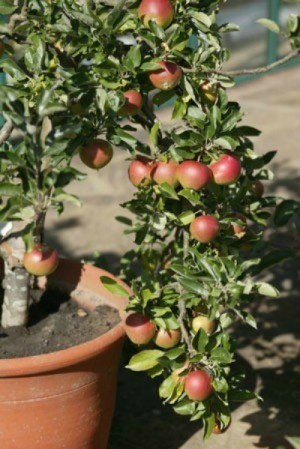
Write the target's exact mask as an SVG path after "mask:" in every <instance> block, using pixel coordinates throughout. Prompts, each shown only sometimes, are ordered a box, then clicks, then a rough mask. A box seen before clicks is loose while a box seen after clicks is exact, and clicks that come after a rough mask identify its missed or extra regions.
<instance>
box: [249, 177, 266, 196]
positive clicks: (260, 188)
mask: <svg viewBox="0 0 300 449" xmlns="http://www.w3.org/2000/svg"><path fill="white" fill-rule="evenodd" d="M251 191H252V192H253V194H254V195H255V196H256V197H257V198H261V197H262V196H263V195H264V193H265V187H264V185H263V183H262V182H261V181H260V180H259V179H255V180H254V181H252V182H251Z"/></svg>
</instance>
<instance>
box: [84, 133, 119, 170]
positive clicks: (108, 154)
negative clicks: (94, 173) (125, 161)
mask: <svg viewBox="0 0 300 449" xmlns="http://www.w3.org/2000/svg"><path fill="white" fill-rule="evenodd" d="M79 155H80V159H81V160H82V162H83V163H84V164H85V165H87V166H88V167H89V168H93V169H95V170H97V169H99V168H103V167H105V166H106V165H107V164H108V163H109V162H110V161H111V159H112V157H113V149H112V146H111V145H110V143H108V142H106V141H105V140H102V139H95V140H93V141H92V142H90V143H89V144H88V145H87V146H85V147H82V148H80V151H79Z"/></svg>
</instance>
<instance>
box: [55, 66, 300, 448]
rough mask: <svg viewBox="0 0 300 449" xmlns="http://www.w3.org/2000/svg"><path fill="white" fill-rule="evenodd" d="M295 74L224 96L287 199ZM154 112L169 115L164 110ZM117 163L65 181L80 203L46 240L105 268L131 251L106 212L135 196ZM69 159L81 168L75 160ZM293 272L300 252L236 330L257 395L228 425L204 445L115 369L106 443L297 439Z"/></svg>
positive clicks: (285, 240) (298, 146)
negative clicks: (253, 133) (251, 321)
mask: <svg viewBox="0 0 300 449" xmlns="http://www.w3.org/2000/svg"><path fill="white" fill-rule="evenodd" d="M299 76H300V69H299V68H297V69H291V70H288V71H284V72H280V73H276V74H272V75H268V76H265V77H264V78H261V79H259V80H256V81H253V82H251V83H248V84H244V85H240V86H238V87H236V88H234V89H233V90H232V91H231V98H232V99H233V100H238V101H239V102H240V103H241V105H242V107H243V109H244V111H245V113H246V114H245V122H247V124H250V125H253V126H256V127H258V128H259V129H261V130H262V131H263V134H262V136H260V137H259V138H257V139H256V143H257V150H258V152H259V153H263V152H267V151H270V150H274V149H276V150H278V156H277V158H276V160H275V162H274V163H273V164H272V169H273V170H274V173H275V179H274V181H272V182H269V183H268V187H267V189H268V191H269V192H272V193H273V192H276V194H279V195H282V196H283V197H285V198H295V199H299V186H300V156H299V155H300V119H299V116H300V95H299ZM161 116H162V117H163V119H164V120H165V121H169V115H168V111H163V112H162V113H161ZM125 160H126V154H125V153H122V152H121V151H119V152H116V154H115V157H114V159H113V161H112V162H111V164H110V165H109V166H108V167H107V168H105V169H104V170H102V171H100V172H99V173H97V172H93V171H91V170H89V171H88V178H87V180H86V181H85V182H83V183H80V184H74V185H73V186H72V188H71V192H72V193H75V194H78V195H79V196H80V198H81V199H82V201H83V206H82V208H81V209H75V208H73V207H67V209H66V212H65V213H64V215H63V216H62V217H55V216H54V215H53V214H50V216H49V219H48V222H47V229H48V232H47V235H48V241H49V242H50V243H52V244H53V245H55V246H56V247H57V248H58V250H59V251H60V253H61V254H62V255H64V256H67V257H73V258H77V259H85V260H90V259H92V258H93V254H94V253H95V252H100V253H101V254H102V255H103V256H104V257H105V258H106V259H107V260H108V263H109V264H110V267H111V269H113V268H114V267H115V266H116V264H117V262H118V260H119V256H120V255H121V254H122V253H124V251H126V250H127V249H129V248H131V246H132V242H131V239H130V238H129V237H128V236H124V235H123V234H122V232H123V226H122V225H121V224H120V223H119V222H117V221H116V220H115V219H114V217H115V216H116V215H120V214H123V211H122V209H121V208H120V207H119V206H118V205H119V204H120V203H122V202H124V201H126V200H127V199H129V198H130V197H131V195H132V193H133V188H132V186H131V185H130V183H129V181H128V178H127V168H126V163H125ZM76 165H77V166H78V168H79V167H80V168H81V169H82V170H84V168H83V167H82V166H81V165H80V163H79V161H78V162H77V163H76ZM279 237H280V238H279V240H278V241H279V242H280V244H282V245H283V246H284V245H285V244H289V243H291V235H290V234H289V231H287V233H286V235H285V237H283V236H281V235H279ZM299 270H300V264H299V259H298V260H296V261H293V262H290V263H288V264H286V265H285V266H283V267H279V268H278V267H277V268H274V269H273V270H271V272H270V275H269V277H270V279H271V280H272V281H273V282H275V284H277V286H278V287H279V288H280V289H281V291H282V295H281V298H280V299H276V300H270V299H264V300H262V301H260V302H258V303H257V304H255V305H254V306H253V312H252V313H253V314H254V315H255V316H256V317H257V318H258V321H259V330H258V331H257V332H255V331H252V330H251V329H248V328H245V327H239V328H237V329H236V331H235V332H236V335H237V336H238V337H239V348H240V349H239V355H240V362H239V364H240V365H241V366H244V367H245V370H246V372H248V374H249V379H250V380H249V382H250V383H252V384H253V383H254V384H255V385H256V389H257V391H259V392H260V394H261V395H262V396H263V398H264V402H258V401H251V402H249V403H246V404H244V405H242V406H240V407H238V408H236V410H235V411H234V413H233V423H232V426H231V428H230V429H229V431H228V432H227V433H226V434H224V435H222V436H218V437H216V436H214V437H212V439H211V440H210V441H209V442H207V443H205V444H203V443H202V440H201V430H199V425H198V423H189V422H188V421H187V420H186V419H184V418H183V417H178V416H176V415H175V414H173V412H172V410H171V409H170V408H169V407H168V406H162V405H161V404H160V401H159V399H158V398H157V390H156V385H155V384H154V383H153V381H151V380H149V379H146V378H145V377H144V375H143V374H136V373H131V372H128V371H127V370H125V369H124V368H122V369H121V375H120V385H119V392H118V400H117V409H116V415H115V420H114V425H113V429H112V436H111V442H110V446H109V449H135V448H140V449H150V448H151V449H152V448H154V447H155V448H156V447H157V448H159V449H196V448H197V449H198V448H200V447H204V448H206V449H213V448H215V447H216V445H218V449H223V448H224V449H225V448H226V449H234V448H243V449H250V448H255V447H258V448H270V449H276V448H277V447H278V446H279V445H280V444H282V443H283V442H284V436H297V437H300V426H299V422H300V410H299V409H300V407H299V404H300V388H299V387H300V361H299V359H300V357H299V355H300V343H299V342H300V339H299V337H300V325H299V324H300V323H299V316H300V313H299V312H300V310H299V304H300V301H299V293H298V292H299V280H300V279H299ZM129 351H130V349H129ZM127 353H128V350H127V351H125V354H126V355H127ZM126 355H125V356H124V358H126ZM285 446H286V447H289V446H288V444H285Z"/></svg>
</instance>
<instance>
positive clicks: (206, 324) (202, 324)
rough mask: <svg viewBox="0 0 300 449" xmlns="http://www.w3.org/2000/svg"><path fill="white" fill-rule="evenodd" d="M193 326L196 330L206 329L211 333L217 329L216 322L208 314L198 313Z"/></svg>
mask: <svg viewBox="0 0 300 449" xmlns="http://www.w3.org/2000/svg"><path fill="white" fill-rule="evenodd" d="M192 328H193V330H194V331H195V332H198V331H199V330H200V329H204V330H205V332H206V333H207V334H211V333H213V331H214V329H215V322H214V321H211V320H209V319H208V317H207V316H204V315H198V316H196V317H195V318H193V321H192Z"/></svg>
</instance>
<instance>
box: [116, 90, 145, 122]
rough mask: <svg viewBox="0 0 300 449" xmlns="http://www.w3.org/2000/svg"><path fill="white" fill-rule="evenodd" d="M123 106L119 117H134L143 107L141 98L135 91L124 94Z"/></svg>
mask: <svg viewBox="0 0 300 449" xmlns="http://www.w3.org/2000/svg"><path fill="white" fill-rule="evenodd" d="M124 97H125V104H124V105H123V106H122V108H121V110H120V114H121V115H125V116H129V115H136V114H137V113H138V112H140V111H141V109H142V107H143V97H142V95H141V94H140V93H139V92H138V91H137V90H128V91H127V92H124Z"/></svg>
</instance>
